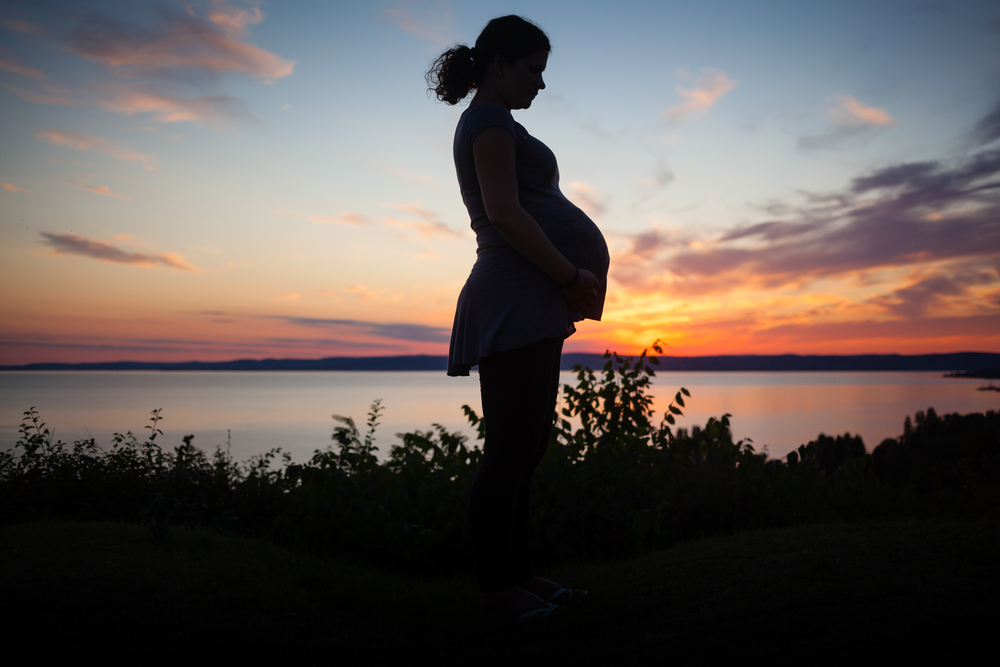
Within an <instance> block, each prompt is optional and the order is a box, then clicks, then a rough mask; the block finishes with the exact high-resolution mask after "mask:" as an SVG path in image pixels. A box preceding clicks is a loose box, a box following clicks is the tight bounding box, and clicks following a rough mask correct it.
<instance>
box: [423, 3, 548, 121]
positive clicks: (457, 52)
mask: <svg viewBox="0 0 1000 667" xmlns="http://www.w3.org/2000/svg"><path fill="white" fill-rule="evenodd" d="M551 50H552V47H551V45H550V44H549V38H548V36H547V35H546V34H545V33H544V32H542V29H541V28H539V27H538V26H537V25H535V24H534V23H532V22H531V21H529V20H527V19H523V18H521V17H520V16H513V15H511V16H501V17H499V18H495V19H493V20H492V21H490V22H489V23H487V24H486V27H485V28H483V31H482V32H481V33H479V39H477V40H476V46H475V48H473V49H470V48H469V47H468V46H465V45H464V44H461V45H459V46H455V47H453V48H450V49H448V50H447V51H445V52H444V53H442V54H441V55H440V56H439V57H438V59H437V60H435V61H434V64H433V65H431V68H430V70H429V71H428V72H427V74H426V76H425V77H424V78H425V79H426V80H427V85H428V86H429V88H428V90H433V91H434V94H435V95H437V98H438V99H439V100H441V101H442V102H447V103H448V104H458V103H459V102H460V101H462V100H463V99H465V97H466V96H467V95H468V94H469V93H470V92H472V91H473V90H475V89H476V88H477V87H478V86H479V85H480V84H482V82H483V81H484V80H485V79H486V68H487V67H489V65H490V63H491V62H493V58H494V57H496V55H497V54H498V53H499V54H500V55H502V56H503V58H504V60H506V61H507V62H509V63H512V64H513V63H515V62H517V61H518V60H520V59H521V58H523V57H524V56H528V55H531V54H532V53H537V52H538V51H545V52H549V51H551Z"/></svg>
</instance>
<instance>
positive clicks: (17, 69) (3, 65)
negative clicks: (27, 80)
mask: <svg viewBox="0 0 1000 667" xmlns="http://www.w3.org/2000/svg"><path fill="white" fill-rule="evenodd" d="M0 69H5V70H7V71H8V72H13V73H14V74H20V75H22V76H30V77H32V78H35V79H41V78H44V77H45V72H42V71H41V70H37V69H35V68H34V67H26V66H24V65H18V64H16V63H12V62H10V61H9V60H0Z"/></svg>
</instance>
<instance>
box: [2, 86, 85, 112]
mask: <svg viewBox="0 0 1000 667" xmlns="http://www.w3.org/2000/svg"><path fill="white" fill-rule="evenodd" d="M4 88H6V89H7V90H9V91H11V92H12V93H14V94H15V95H17V96H18V97H20V98H21V99H22V100H24V101H25V102H31V103H32V104H46V105H49V106H60V107H75V106H80V105H81V104H83V100H81V99H79V98H77V97H72V96H71V94H70V93H67V92H66V91H64V90H61V89H59V88H56V87H55V86H43V87H42V88H43V90H45V92H43V93H38V92H34V91H31V90H25V89H24V88H21V87H19V86H12V85H10V84H5V85H4Z"/></svg>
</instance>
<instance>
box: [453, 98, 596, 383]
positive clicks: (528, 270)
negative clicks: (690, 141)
mask: <svg viewBox="0 0 1000 667" xmlns="http://www.w3.org/2000/svg"><path fill="white" fill-rule="evenodd" d="M494 125H496V126H499V127H502V128H504V129H505V130H507V131H508V132H510V133H511V135H512V136H513V137H514V144H515V150H516V169H517V189H518V199H519V200H520V203H521V206H522V207H523V208H524V210H525V211H527V212H528V213H529V214H530V215H531V216H532V217H533V218H534V219H535V221H536V222H538V224H539V226H540V227H541V228H542V231H544V232H545V235H546V236H547V237H548V238H549V240H550V241H552V244H553V245H554V246H555V247H556V248H557V249H558V250H559V251H560V252H561V253H562V254H563V256H565V257H566V259H568V260H569V261H570V262H572V263H573V264H574V265H575V266H578V267H580V268H581V269H587V270H589V271H591V272H592V273H593V274H594V275H595V276H597V278H598V280H599V281H600V285H599V287H598V294H599V297H600V298H599V299H598V303H597V304H596V305H595V306H594V307H593V308H592V309H591V310H589V311H588V312H586V313H576V312H572V311H571V310H570V308H569V304H567V303H566V299H564V298H563V295H562V288H561V287H560V286H559V284H558V283H556V281H554V280H552V278H549V277H548V276H547V275H545V273H544V272H543V271H542V270H541V269H539V268H538V267H537V266H535V265H534V264H532V263H531V262H530V261H528V260H527V259H525V257H524V256H523V255H521V254H520V253H519V252H517V251H516V250H514V248H513V247H512V246H511V245H510V244H509V243H507V241H506V240H504V238H503V236H501V235H500V233H499V232H498V231H497V230H496V228H495V227H494V226H493V225H492V224H491V223H490V221H489V218H488V217H487V216H486V207H485V206H484V205H483V197H482V193H481V192H480V190H479V178H478V176H477V175H476V164H475V160H474V159H473V156H472V143H473V142H474V141H475V140H476V137H477V136H478V135H479V133H480V132H482V131H483V130H485V129H486V128H488V127H493V126H494ZM454 153H455V168H456V170H457V171H458V184H459V187H460V188H461V190H462V199H463V200H464V201H465V206H466V208H467V209H468V210H469V217H470V218H471V219H472V229H473V231H475V232H476V244H477V249H476V263H475V265H473V267H472V273H471V274H470V275H469V279H468V280H467V281H466V282H465V287H464V288H462V293H461V294H460V295H459V297H458V307H457V308H456V310H455V324H454V326H453V327H452V330H451V349H450V351H449V354H448V375H468V374H469V369H470V368H471V367H472V366H475V365H477V364H478V363H479V360H480V359H481V358H483V357H486V356H489V355H490V353H491V352H498V351H501V350H513V349H515V348H519V347H524V346H526V345H531V344H533V343H537V342H539V341H541V340H544V339H546V338H553V337H555V336H569V335H570V334H572V333H573V332H574V331H575V330H576V328H575V327H574V325H573V322H576V321H579V320H582V319H584V318H589V319H594V320H600V319H601V313H602V312H603V311H604V296H605V292H606V291H607V277H608V264H609V262H610V257H609V255H608V246H607V244H606V243H605V241H604V236H603V235H602V234H601V231H600V230H599V229H598V228H597V225H595V224H594V222H593V221H592V220H591V219H590V218H589V217H587V215H586V214H585V213H584V212H583V211H581V210H580V209H579V208H577V207H576V206H574V205H573V204H572V202H570V201H569V200H568V199H566V197H565V196H563V193H562V192H561V191H560V190H559V167H558V166H557V164H556V156H555V155H554V154H553V153H552V151H551V150H549V148H548V147H547V146H546V145H545V144H543V143H542V142H540V141H539V140H538V139H535V138H534V137H532V136H531V135H529V134H528V132H527V131H526V130H525V129H524V128H523V127H522V126H521V125H520V124H518V123H516V122H514V118H513V117H512V116H511V115H510V112H509V111H507V110H506V109H504V108H503V107H501V106H498V105H495V104H477V105H474V106H470V107H469V108H468V109H466V110H465V113H463V114H462V117H461V119H460V120H459V121H458V128H457V129H456V130H455V145H454Z"/></svg>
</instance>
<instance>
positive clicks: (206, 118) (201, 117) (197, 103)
mask: <svg viewBox="0 0 1000 667" xmlns="http://www.w3.org/2000/svg"><path fill="white" fill-rule="evenodd" d="M94 99H95V103H96V104H97V105H98V106H101V107H103V108H105V109H108V110H109V111H115V112H118V113H124V114H126V115H129V116H131V115H133V114H137V113H148V114H152V117H153V120H154V121H157V122H160V123H177V122H182V121H200V122H208V123H218V122H219V121H224V120H230V119H237V118H245V119H246V118H251V116H250V113H249V112H248V111H247V109H246V103H245V102H244V101H243V100H241V99H238V98H235V97H230V96H228V95H206V96H202V97H182V96H176V95H166V94H162V93H155V92H151V91H149V90H147V89H146V87H145V86H128V85H116V86H111V87H106V88H104V89H102V90H100V91H98V92H97V93H95V95H94Z"/></svg>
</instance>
